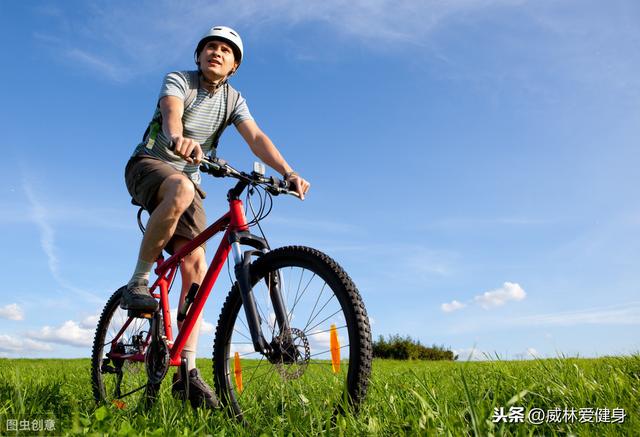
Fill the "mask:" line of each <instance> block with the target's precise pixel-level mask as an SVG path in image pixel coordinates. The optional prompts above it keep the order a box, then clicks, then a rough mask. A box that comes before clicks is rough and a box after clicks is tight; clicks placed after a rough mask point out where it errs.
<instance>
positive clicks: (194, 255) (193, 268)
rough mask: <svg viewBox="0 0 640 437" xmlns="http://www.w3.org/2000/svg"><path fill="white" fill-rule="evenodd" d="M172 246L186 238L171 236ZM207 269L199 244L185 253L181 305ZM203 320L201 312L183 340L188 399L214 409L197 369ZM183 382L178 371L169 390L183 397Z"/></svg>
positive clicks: (209, 391) (215, 404)
mask: <svg viewBox="0 0 640 437" xmlns="http://www.w3.org/2000/svg"><path fill="white" fill-rule="evenodd" d="M173 241H174V243H173V244H174V248H175V250H176V251H178V250H180V248H181V247H182V246H184V245H185V244H186V243H187V242H188V241H189V240H187V239H185V238H182V237H174V240H173ZM206 272H207V261H206V259H205V256H204V249H203V248H202V247H198V248H197V249H195V250H194V251H193V252H191V253H190V254H189V255H187V256H186V257H185V258H184V260H183V263H182V264H181V266H180V274H181V276H182V290H181V292H180V304H179V305H180V306H181V305H182V302H184V299H185V296H186V295H187V292H188V291H189V288H191V284H193V283H196V284H202V280H203V279H204V276H205V274H206ZM201 323H202V313H200V316H199V317H198V320H197V321H196V323H195V325H194V326H193V330H192V331H191V334H190V335H189V338H188V339H187V342H186V343H185V346H184V349H183V350H182V357H183V358H186V359H187V367H188V374H189V401H190V402H191V406H192V407H194V408H198V407H206V408H210V409H216V408H218V407H219V405H220V404H219V402H218V399H217V397H216V395H215V393H214V392H213V390H212V389H211V387H210V386H209V384H207V383H206V381H205V380H204V379H202V377H201V376H200V372H199V371H198V369H197V368H196V349H197V347H198V336H199V335H200V325H201ZM178 329H182V323H181V322H178ZM184 390H185V389H184V384H183V382H182V381H181V380H180V375H179V372H177V373H176V374H175V375H174V377H173V389H172V392H174V394H175V395H176V396H178V397H183V396H184Z"/></svg>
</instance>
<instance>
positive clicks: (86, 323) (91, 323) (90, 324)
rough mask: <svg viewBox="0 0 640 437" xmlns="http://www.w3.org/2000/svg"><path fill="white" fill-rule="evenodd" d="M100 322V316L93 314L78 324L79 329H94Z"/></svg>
mask: <svg viewBox="0 0 640 437" xmlns="http://www.w3.org/2000/svg"><path fill="white" fill-rule="evenodd" d="M99 321H100V314H94V315H92V316H88V317H85V318H84V319H83V320H82V321H81V322H80V328H82V329H96V326H98V322H99Z"/></svg>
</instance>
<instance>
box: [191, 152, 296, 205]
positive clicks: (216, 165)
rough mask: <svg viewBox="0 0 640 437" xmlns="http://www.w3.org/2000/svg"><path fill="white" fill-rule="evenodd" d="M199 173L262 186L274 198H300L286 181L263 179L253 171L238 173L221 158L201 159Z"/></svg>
mask: <svg viewBox="0 0 640 437" xmlns="http://www.w3.org/2000/svg"><path fill="white" fill-rule="evenodd" d="M200 171H202V172H203V173H207V174H210V175H212V176H214V177H217V178H224V177H232V178H235V179H239V180H241V181H244V182H247V183H249V184H252V185H262V186H264V187H265V189H266V190H267V191H268V192H269V193H271V194H273V195H274V196H277V195H279V194H289V195H291V196H295V197H300V195H299V194H298V192H297V191H293V190H290V189H289V188H290V186H291V185H290V183H289V182H288V181H285V180H282V179H278V178H276V177H274V176H270V177H265V176H264V175H262V174H260V173H256V172H255V171H253V172H251V173H245V172H242V171H238V170H236V169H235V168H233V167H232V166H230V165H229V164H228V163H227V162H226V161H225V160H224V159H221V158H209V157H206V156H205V157H204V158H202V162H201V163H200Z"/></svg>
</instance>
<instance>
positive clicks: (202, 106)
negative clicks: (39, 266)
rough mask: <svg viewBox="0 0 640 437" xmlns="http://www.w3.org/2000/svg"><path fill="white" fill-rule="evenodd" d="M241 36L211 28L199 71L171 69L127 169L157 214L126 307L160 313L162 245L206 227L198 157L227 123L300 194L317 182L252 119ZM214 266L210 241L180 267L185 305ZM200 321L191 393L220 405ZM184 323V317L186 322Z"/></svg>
mask: <svg viewBox="0 0 640 437" xmlns="http://www.w3.org/2000/svg"><path fill="white" fill-rule="evenodd" d="M243 54H244V53H243V45H242V40H241V39H240V36H239V35H238V33H237V32H235V31H234V30H233V29H230V28H228V27H224V26H216V27H213V28H211V29H210V30H209V31H208V32H207V33H206V34H205V35H204V36H203V37H202V38H201V39H200V41H199V42H198V45H197V47H196V50H195V52H194V58H195V63H196V65H197V66H198V69H197V71H179V72H172V73H169V74H167V75H166V76H165V79H164V82H163V84H162V88H161V90H160V95H159V98H158V105H157V108H156V112H155V114H154V117H153V119H152V121H151V123H150V124H149V128H148V129H147V132H146V133H145V135H144V138H143V141H142V142H141V143H140V144H138V146H137V147H136V148H135V150H134V152H133V154H132V156H131V158H130V159H129V162H128V163H127V166H126V169H125V181H126V184H127V189H128V190H129V193H130V194H131V197H132V198H133V200H134V201H135V202H136V203H138V204H140V205H142V206H143V207H144V208H145V209H146V210H147V211H148V212H149V214H150V217H149V221H148V223H147V228H146V231H145V233H144V236H143V238H142V243H141V245H140V252H139V255H138V262H137V264H136V267H135V270H134V272H133V275H132V277H131V279H130V280H129V283H128V285H127V288H126V291H125V292H124V293H123V295H122V303H121V307H122V308H124V309H128V310H130V311H133V312H154V311H156V310H157V308H158V302H157V301H156V299H154V298H153V297H152V296H151V294H150V293H149V289H148V285H149V275H150V272H151V269H152V267H153V263H154V261H155V260H156V259H157V257H158V256H159V255H160V253H161V252H162V250H163V249H166V250H167V251H168V252H169V253H175V252H176V251H178V250H179V249H180V248H181V247H183V246H184V245H185V244H186V243H187V242H188V241H190V240H191V239H192V238H193V237H195V236H196V235H198V234H199V233H200V232H202V231H203V230H204V229H205V228H206V216H205V212H204V209H203V206H202V199H204V197H205V196H206V194H205V192H204V191H203V190H202V189H201V188H200V172H199V164H200V161H201V160H202V158H203V156H204V155H205V154H207V153H215V150H216V147H217V142H218V139H219V137H220V134H221V133H222V130H224V128H225V127H226V125H228V124H231V123H233V124H234V125H235V127H236V129H237V130H238V132H239V133H240V135H241V136H242V137H243V139H244V140H245V141H246V142H247V144H248V145H249V147H250V148H251V151H252V152H253V153H254V154H255V155H256V156H257V157H258V158H260V159H261V160H262V161H263V162H265V163H266V164H267V165H269V166H270V167H272V168H273V169H274V170H275V171H277V172H279V173H280V174H281V175H283V177H284V179H285V180H287V181H289V182H290V183H291V184H293V186H294V187H295V189H296V191H297V192H298V194H299V195H300V198H301V199H304V194H305V193H306V192H307V191H308V189H309V187H310V184H309V182H307V181H306V180H305V179H304V178H302V177H300V176H299V175H298V174H297V173H296V172H295V171H293V169H292V168H291V166H289V164H287V162H286V161H285V159H284V158H283V157H282V155H281V154H280V152H279V151H278V149H277V148H276V146H275V145H274V144H273V142H272V141H271V140H270V139H269V137H268V136H267V135H265V134H264V133H263V132H262V131H261V130H260V128H259V127H258V125H257V124H256V122H255V121H254V120H253V117H252V116H251V114H250V112H249V109H248V107H247V103H246V100H245V99H244V98H243V97H242V96H240V94H239V93H238V92H237V91H236V90H234V89H233V88H232V87H231V86H230V85H229V83H228V79H229V77H231V76H232V75H233V74H234V73H235V72H236V71H237V69H238V67H239V66H240V63H241V62H242V60H243ZM206 270H207V264H206V260H205V247H204V245H203V246H201V247H199V248H197V249H196V250H194V251H193V252H191V254H189V255H188V256H186V257H185V258H184V262H183V263H182V265H181V266H180V272H181V275H182V290H181V293H180V306H181V305H182V302H183V301H184V299H185V296H186V294H187V292H188V290H189V288H190V286H191V284H193V283H196V284H200V283H201V282H202V280H203V278H204V274H205V272H206ZM201 321H202V316H200V318H199V319H198V321H197V322H196V325H195V326H194V329H193V332H192V333H191V335H190V336H189V339H188V340H187V343H186V345H185V347H184V350H183V352H182V357H183V358H186V362H187V368H188V371H189V397H190V400H191V403H192V405H193V406H201V405H205V406H206V407H209V408H215V407H216V406H217V400H216V399H215V395H214V393H213V391H212V390H211V388H210V387H209V386H208V385H207V384H206V383H205V382H204V381H203V380H202V378H201V377H200V375H199V372H198V370H197V369H196V363H195V357H196V346H197V342H198V335H199V330H200V323H201ZM180 326H181V324H180V323H179V324H178V327H179V328H180ZM172 391H173V393H174V394H176V395H177V396H183V395H184V391H185V390H184V384H183V383H182V381H180V380H179V377H178V374H176V375H174V384H173V389H172Z"/></svg>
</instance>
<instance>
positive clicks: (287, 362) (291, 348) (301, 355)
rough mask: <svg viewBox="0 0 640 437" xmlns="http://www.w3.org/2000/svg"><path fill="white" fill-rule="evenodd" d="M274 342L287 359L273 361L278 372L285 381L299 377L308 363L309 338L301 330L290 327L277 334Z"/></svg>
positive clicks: (309, 353)
mask: <svg viewBox="0 0 640 437" xmlns="http://www.w3.org/2000/svg"><path fill="white" fill-rule="evenodd" d="M274 342H275V343H276V344H278V345H279V346H280V347H281V348H282V350H283V353H284V354H286V356H287V359H282V360H280V361H279V362H276V363H275V367H276V369H278V373H279V374H280V376H281V377H282V379H283V380H285V381H291V380H293V379H297V378H300V377H301V376H302V375H303V374H304V372H305V370H306V369H307V365H308V364H309V360H310V358H311V348H310V347H309V340H308V339H307V336H306V335H305V333H304V332H303V331H301V330H300V329H297V328H291V329H289V330H288V331H284V332H283V333H281V334H280V335H278V336H277V337H276V338H275V339H274Z"/></svg>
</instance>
